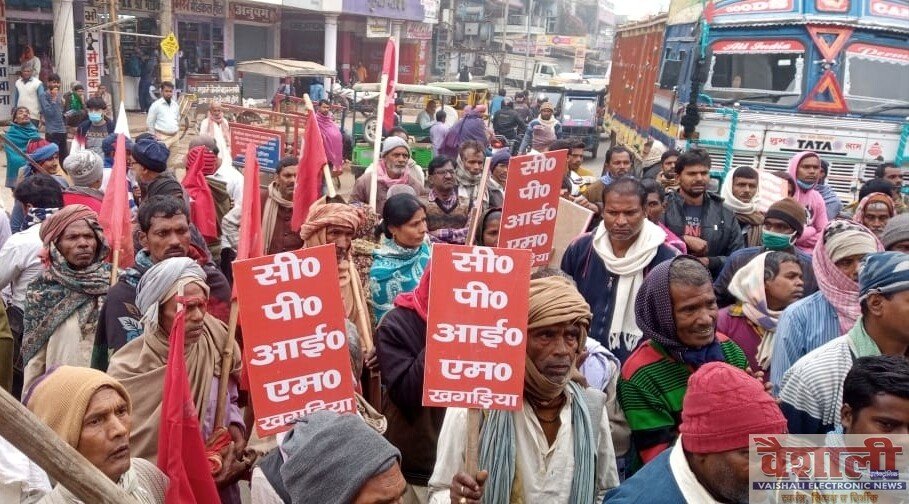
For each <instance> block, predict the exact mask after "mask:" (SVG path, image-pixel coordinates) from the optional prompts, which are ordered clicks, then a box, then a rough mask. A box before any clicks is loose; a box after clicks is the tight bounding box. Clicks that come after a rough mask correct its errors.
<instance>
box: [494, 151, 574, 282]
mask: <svg viewBox="0 0 909 504" xmlns="http://www.w3.org/2000/svg"><path fill="white" fill-rule="evenodd" d="M567 166H568V151H567V150H560V151H555V152H544V153H542V154H528V155H526V156H515V157H513V158H511V161H510V162H509V163H508V190H507V191H505V203H504V204H503V205H502V207H503V208H502V221H501V222H502V224H501V225H500V227H499V243H498V245H499V246H500V247H504V248H510V249H529V250H531V251H532V252H533V266H546V265H547V264H549V256H550V254H551V253H552V236H553V233H554V232H555V224H556V216H557V215H558V212H559V190H560V189H561V188H562V177H564V176H565V169H566V168H567Z"/></svg>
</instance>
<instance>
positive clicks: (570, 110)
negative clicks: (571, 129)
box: [560, 96, 597, 126]
mask: <svg viewBox="0 0 909 504" xmlns="http://www.w3.org/2000/svg"><path fill="white" fill-rule="evenodd" d="M596 115H597V101H596V98H592V97H588V96H584V97H579V96H566V97H565V100H564V101H563V102H562V117H561V119H560V120H561V122H562V126H590V125H592V124H593V122H594V121H595V119H596Z"/></svg>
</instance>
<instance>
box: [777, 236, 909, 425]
mask: <svg viewBox="0 0 909 504" xmlns="http://www.w3.org/2000/svg"><path fill="white" fill-rule="evenodd" d="M859 288H860V291H859V302H860V303H861V310H862V312H861V313H862V314H861V316H860V317H859V318H858V320H856V322H855V325H853V326H852V328H851V329H849V331H847V332H846V333H845V334H844V335H843V336H840V337H839V338H836V339H834V340H833V341H830V342H829V343H827V344H825V345H823V346H821V347H819V348H817V349H815V350H814V351H812V352H811V353H809V354H808V355H806V356H804V357H802V358H801V359H799V360H798V362H796V363H795V364H794V365H793V366H792V367H791V368H789V370H788V371H787V372H786V374H785V375H783V380H782V382H781V383H780V393H779V398H780V405H781V407H782V409H783V413H784V414H785V415H786V418H787V419H788V420H789V432H791V433H794V434H824V433H827V432H829V431H830V430H831V429H833V428H834V427H837V426H838V425H839V422H840V412H841V410H842V408H843V381H844V380H845V379H846V375H847V374H848V373H849V370H850V369H852V365H853V362H854V361H855V359H857V358H861V357H872V356H875V355H894V356H898V357H905V356H906V355H909V324H907V323H906V321H907V320H909V308H907V307H909V256H907V255H906V254H902V253H900V252H879V253H874V254H869V255H868V256H867V257H866V258H865V259H864V261H863V263H862V268H861V271H860V273H859Z"/></svg>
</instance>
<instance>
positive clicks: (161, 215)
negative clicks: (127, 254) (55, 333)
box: [92, 181, 231, 370]
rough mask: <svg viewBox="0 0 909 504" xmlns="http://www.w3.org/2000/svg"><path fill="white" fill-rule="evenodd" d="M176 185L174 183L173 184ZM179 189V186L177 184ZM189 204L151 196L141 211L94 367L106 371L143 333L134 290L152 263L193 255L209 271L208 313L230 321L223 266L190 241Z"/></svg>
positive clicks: (107, 306) (105, 313)
mask: <svg viewBox="0 0 909 504" xmlns="http://www.w3.org/2000/svg"><path fill="white" fill-rule="evenodd" d="M174 182H176V181H174ZM177 185H178V186H179V183H178V184H177ZM186 214H187V209H186V204H185V203H184V201H183V200H182V199H178V198H174V197H171V196H152V197H150V198H148V200H146V201H145V202H144V203H142V206H140V207H139V212H138V218H137V220H138V221H139V242H140V245H141V249H140V250H139V251H138V252H137V253H136V263H135V264H133V266H132V267H131V268H128V269H127V270H126V271H124V272H123V274H122V275H120V278H119V279H118V281H117V283H116V284H115V285H114V286H113V287H111V289H110V293H109V295H108V296H107V302H106V303H104V306H103V308H102V309H101V321H100V323H99V324H98V332H97V334H96V336H95V349H94V351H93V355H92V367H93V368H96V369H101V370H105V369H107V365H108V360H109V358H110V354H112V353H114V352H116V351H117V350H119V349H120V348H121V347H122V346H124V345H126V343H127V342H129V341H132V340H133V339H136V338H138V337H139V336H141V335H142V330H143V328H142V323H141V322H140V319H141V318H142V313H141V312H140V311H139V310H138V309H137V307H136V306H137V305H136V286H137V285H138V284H139V280H140V279H141V278H142V277H143V276H144V275H145V273H146V272H148V270H149V269H150V268H151V267H152V265H154V264H156V263H159V262H161V261H163V260H165V259H168V258H172V257H189V258H191V259H193V260H194V261H196V263H197V264H198V265H199V266H200V267H201V268H202V269H203V270H204V271H205V274H206V280H205V281H206V284H207V285H208V287H209V289H210V291H211V295H210V296H208V307H207V308H208V313H209V314H210V315H212V316H214V317H216V318H218V319H220V320H222V321H225V322H226V321H227V319H228V315H229V313H230V297H231V292H230V285H229V284H228V283H227V278H225V277H224V274H223V273H221V270H220V268H218V266H216V265H215V264H214V263H212V261H211V259H210V258H209V257H208V255H207V254H206V252H205V249H204V248H202V246H200V245H196V244H195V243H193V242H192V241H191V240H190V225H189V218H188V217H187V215H186Z"/></svg>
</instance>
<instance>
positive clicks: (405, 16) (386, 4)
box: [342, 0, 438, 21]
mask: <svg viewBox="0 0 909 504" xmlns="http://www.w3.org/2000/svg"><path fill="white" fill-rule="evenodd" d="M424 1H425V0H344V3H343V4H342V5H343V9H342V10H343V12H344V13H345V14H359V15H361V16H370V17H382V18H388V19H396V20H403V21H423V19H424V18H425V16H424V8H423V2H424ZM436 10H438V7H436Z"/></svg>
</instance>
